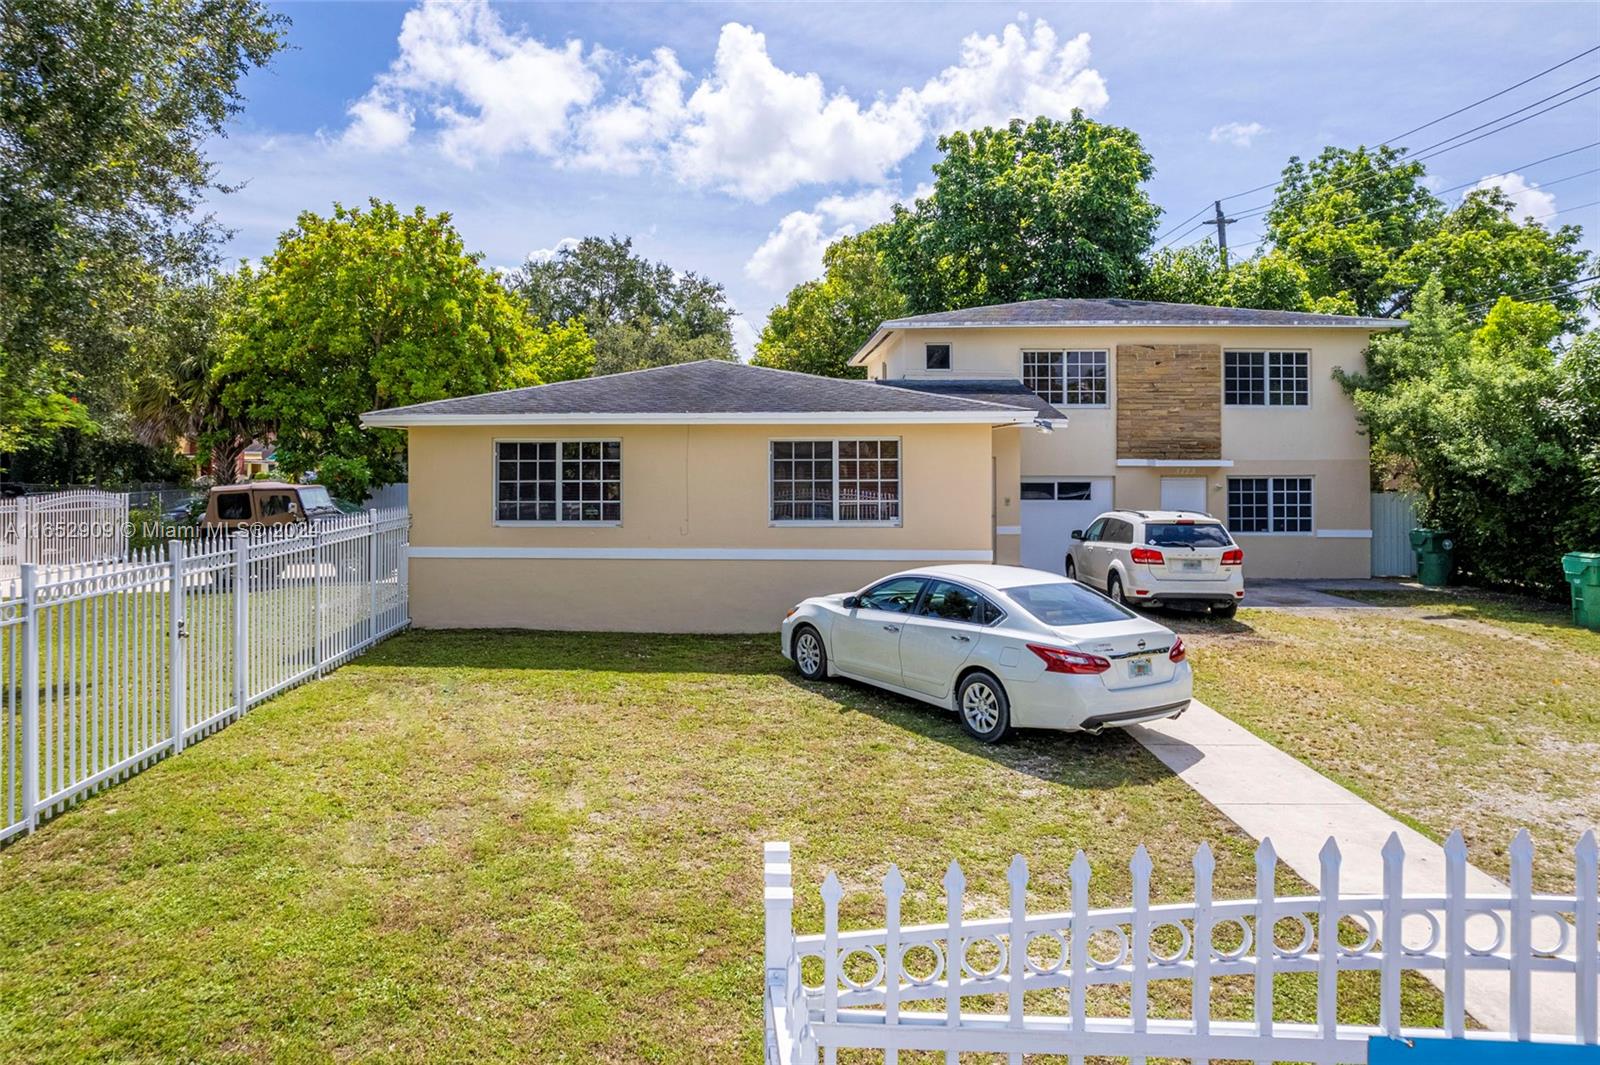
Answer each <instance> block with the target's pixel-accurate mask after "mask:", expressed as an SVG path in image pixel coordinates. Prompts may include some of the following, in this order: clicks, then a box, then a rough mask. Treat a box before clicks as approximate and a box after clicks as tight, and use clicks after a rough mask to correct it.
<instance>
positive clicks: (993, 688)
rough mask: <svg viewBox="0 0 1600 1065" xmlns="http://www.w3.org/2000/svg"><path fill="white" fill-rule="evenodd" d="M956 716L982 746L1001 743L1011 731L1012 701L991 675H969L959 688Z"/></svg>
mask: <svg viewBox="0 0 1600 1065" xmlns="http://www.w3.org/2000/svg"><path fill="white" fill-rule="evenodd" d="M956 714H957V715H958V716H960V718H961V727H962V728H964V729H966V730H967V734H968V735H970V736H972V738H973V739H976V740H978V741H980V742H982V743H999V742H1000V741H1001V740H1003V739H1005V735H1006V733H1007V732H1009V731H1010V730H1011V701H1010V700H1009V699H1007V698H1006V690H1005V689H1004V688H1002V687H1001V686H1000V682H999V681H998V680H996V679H995V678H994V677H993V676H992V675H991V674H988V673H984V672H982V671H981V670H980V671H977V672H974V673H968V674H967V676H966V677H965V678H964V679H963V680H962V681H961V684H960V686H959V687H957V688H956Z"/></svg>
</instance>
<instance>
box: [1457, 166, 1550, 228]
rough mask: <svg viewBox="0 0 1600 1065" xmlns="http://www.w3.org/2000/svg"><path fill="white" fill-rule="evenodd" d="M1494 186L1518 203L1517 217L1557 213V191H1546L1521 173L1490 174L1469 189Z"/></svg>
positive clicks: (1543, 215) (1515, 211)
mask: <svg viewBox="0 0 1600 1065" xmlns="http://www.w3.org/2000/svg"><path fill="white" fill-rule="evenodd" d="M1493 188H1498V189H1499V190H1500V191H1501V192H1503V193H1505V194H1506V195H1507V196H1509V197H1510V198H1511V199H1512V200H1513V201H1514V202H1515V203H1516V207H1514V208H1513V209H1512V214H1513V215H1514V216H1516V217H1517V218H1528V217H1533V218H1543V217H1545V216H1547V215H1551V214H1554V213H1555V209H1556V197H1555V193H1553V192H1545V191H1544V190H1543V189H1541V188H1540V187H1539V186H1538V185H1535V184H1533V183H1532V182H1530V181H1529V180H1528V179H1527V178H1525V177H1523V176H1522V175H1521V174H1517V173H1510V174H1490V175H1489V176H1488V177H1486V178H1484V179H1483V180H1481V181H1479V182H1478V183H1477V184H1476V185H1474V186H1472V188H1470V189H1468V190H1467V191H1468V192H1469V193H1470V192H1477V191H1478V190H1479V189H1493Z"/></svg>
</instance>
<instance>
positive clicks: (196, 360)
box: [129, 274, 256, 484]
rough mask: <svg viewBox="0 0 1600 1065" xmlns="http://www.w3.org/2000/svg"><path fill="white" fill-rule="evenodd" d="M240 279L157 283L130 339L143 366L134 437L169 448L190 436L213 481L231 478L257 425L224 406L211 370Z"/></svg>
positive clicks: (133, 405)
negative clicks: (151, 307)
mask: <svg viewBox="0 0 1600 1065" xmlns="http://www.w3.org/2000/svg"><path fill="white" fill-rule="evenodd" d="M246 283H247V282H246V280H245V278H243V277H238V276H233V275H228V274H217V275H214V276H212V277H208V278H205V279H203V280H201V281H198V282H193V283H183V282H176V281H174V282H168V283H166V284H164V285H163V286H162V288H161V290H160V292H159V295H158V297H157V299H156V305H155V312H154V314H152V315H151V317H150V320H149V321H148V322H146V323H145V324H144V325H143V326H142V328H141V329H140V330H139V333H138V337H137V339H136V342H135V346H136V347H137V348H139V349H140V350H141V359H140V363H141V365H142V366H143V374H142V376H141V377H140V378H139V379H138V381H137V382H136V383H135V385H134V389H133V393H132V396H131V398H130V401H129V414H130V415H131V417H132V422H133V430H134V433H135V435H137V436H138V438H139V439H141V440H142V441H144V442H145V443H146V444H149V445H151V446H152V447H163V448H166V449H167V450H168V451H171V450H172V449H173V448H174V447H175V446H176V444H177V442H178V441H179V440H180V439H188V440H192V441H193V442H194V444H195V448H196V454H198V455H200V456H203V457H204V465H205V466H207V467H209V469H210V471H211V476H212V479H213V480H214V481H215V482H216V483H217V484H231V483H232V482H233V480H234V477H235V472H236V470H237V469H238V460H239V456H240V454H242V453H243V452H244V449H245V448H246V447H248V446H249V444H250V441H251V438H252V436H253V435H254V434H255V428H256V427H255V426H253V425H251V424H250V422H249V420H248V419H247V418H245V417H244V416H242V415H241V414H238V413H235V412H234V411H232V410H229V409H228V407H227V406H226V405H224V403H223V401H222V385H221V383H220V382H219V381H218V379H217V376H216V370H217V366H218V363H220V362H221V360H222V348H223V338H222V329H223V321H224V319H225V318H227V317H228V316H229V315H230V314H233V313H236V311H237V309H238V306H239V303H240V301H241V299H242V298H243V290H244V287H245V285H246Z"/></svg>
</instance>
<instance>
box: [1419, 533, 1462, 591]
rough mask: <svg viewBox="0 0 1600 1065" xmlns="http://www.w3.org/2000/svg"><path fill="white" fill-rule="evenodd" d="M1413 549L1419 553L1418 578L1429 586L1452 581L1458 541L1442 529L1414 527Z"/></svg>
mask: <svg viewBox="0 0 1600 1065" xmlns="http://www.w3.org/2000/svg"><path fill="white" fill-rule="evenodd" d="M1411 550H1413V551H1415V552H1416V553H1417V580H1419V581H1421V582H1422V583H1423V584H1424V585H1426V586H1428V587H1429V588H1443V587H1444V586H1445V585H1446V584H1448V583H1450V568H1451V566H1452V565H1454V563H1455V552H1456V541H1455V538H1454V537H1452V536H1451V535H1450V534H1449V533H1447V532H1445V531H1444V530H1442V529H1412V530H1411Z"/></svg>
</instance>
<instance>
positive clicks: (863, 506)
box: [771, 440, 900, 522]
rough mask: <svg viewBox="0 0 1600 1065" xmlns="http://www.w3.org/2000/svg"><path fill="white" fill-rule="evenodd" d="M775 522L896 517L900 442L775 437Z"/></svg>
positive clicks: (773, 488)
mask: <svg viewBox="0 0 1600 1065" xmlns="http://www.w3.org/2000/svg"><path fill="white" fill-rule="evenodd" d="M771 483H772V520H773V521H877V522H889V521H899V520H900V442H899V441H898V440H775V441H773V443H772V482H771Z"/></svg>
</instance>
